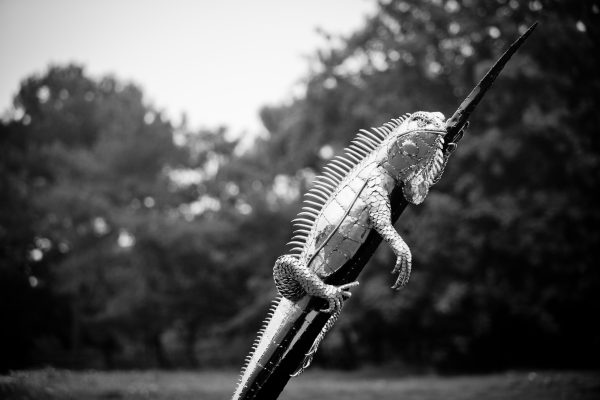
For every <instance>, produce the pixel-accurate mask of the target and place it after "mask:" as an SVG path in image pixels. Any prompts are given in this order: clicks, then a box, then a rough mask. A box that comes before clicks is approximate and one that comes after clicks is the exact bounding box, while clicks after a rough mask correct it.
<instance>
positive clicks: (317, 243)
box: [233, 24, 535, 399]
mask: <svg viewBox="0 0 600 400" xmlns="http://www.w3.org/2000/svg"><path fill="white" fill-rule="evenodd" d="M534 27H535V24H534V25H533V26H532V27H531V28H529V30H528V31H527V32H526V33H524V34H523V35H522V36H521V37H520V38H519V39H518V40H517V41H516V42H515V43H514V44H513V45H512V46H511V47H510V48H509V50H508V51H507V52H506V53H505V54H504V55H503V56H502V57H501V58H500V59H499V61H498V62H497V63H496V64H495V65H494V66H493V67H492V68H491V69H490V71H489V72H488V74H487V75H486V76H485V77H484V78H483V79H482V81H481V82H480V83H479V84H478V85H477V86H476V87H475V89H473V91H472V92H471V94H470V95H469V96H468V97H467V99H466V100H465V101H464V102H463V103H462V104H461V106H460V107H459V109H458V111H456V112H455V113H454V115H453V116H452V117H451V118H450V119H448V120H447V121H446V119H445V117H444V115H443V114H441V113H439V112H423V111H419V112H415V113H412V114H405V115H404V116H402V117H400V118H397V119H392V120H391V121H389V122H388V123H386V124H384V125H383V126H381V127H379V128H372V129H371V130H361V131H360V132H359V134H358V135H357V136H356V138H355V139H354V140H353V141H352V143H351V145H350V146H349V147H347V148H346V149H345V151H344V155H343V156H337V157H335V158H333V159H332V161H331V162H329V164H328V165H327V166H326V167H325V168H324V172H323V174H322V175H320V176H318V177H317V178H316V180H315V183H314V185H313V187H312V188H311V189H310V190H309V191H308V193H306V195H305V199H304V204H303V208H302V211H301V212H300V213H299V214H298V217H297V218H296V219H295V220H293V221H292V222H293V223H294V227H295V232H294V237H293V238H292V240H291V241H290V242H289V245H291V246H292V248H291V250H290V251H289V253H288V254H286V255H283V256H281V257H279V258H278V259H277V261H276V262H275V267H274V268H273V276H274V280H275V285H276V287H277V289H278V291H279V293H280V296H279V297H278V298H277V299H276V300H275V301H274V303H273V308H272V309H271V311H270V313H269V316H268V318H267V320H266V322H265V325H264V326H263V328H262V329H261V331H260V332H259V334H258V338H257V340H256V342H255V344H254V346H253V349H252V352H251V354H250V355H249V356H248V357H247V359H246V366H245V367H244V369H243V370H242V376H241V379H240V382H239V384H238V386H237V389H236V392H235V393H234V396H233V398H234V399H275V398H277V397H278V395H279V393H280V392H281V390H282V389H283V387H284V386H285V384H286V382H287V380H288V379H289V376H290V375H297V374H299V373H301V372H302V371H303V370H304V369H305V368H307V367H308V366H309V365H310V362H311V360H312V358H313V355H314V354H315V352H316V351H317V349H318V346H319V344H320V342H321V340H322V339H323V338H324V336H325V334H326V333H327V332H328V331H329V329H331V327H332V326H333V324H334V323H335V321H336V320H337V318H338V317H339V315H340V312H341V310H342V307H343V303H344V300H345V299H347V298H349V297H350V296H351V293H350V289H351V288H352V287H355V286H356V285H358V282H356V281H355V279H356V277H357V276H358V272H360V269H361V268H362V267H363V266H364V264H365V262H366V261H367V260H368V258H369V257H370V255H371V254H372V252H373V251H374V250H375V248H376V247H377V245H378V244H379V242H380V241H381V239H383V240H385V242H387V243H388V244H389V245H390V247H391V248H392V250H393V251H394V253H395V255H396V258H397V261H396V265H395V267H394V269H393V272H394V273H397V274H398V277H397V279H396V281H395V283H394V284H393V286H392V288H393V289H399V288H401V287H403V286H404V285H406V283H407V282H408V279H409V277H410V272H411V252H410V250H409V248H408V246H407V245H406V243H405V242H404V240H403V239H402V238H401V237H400V235H399V234H398V232H397V231H396V230H395V229H394V226H393V221H394V220H395V219H396V218H397V217H398V215H399V212H401V211H402V209H403V207H404V206H405V205H406V203H407V202H408V203H412V204H420V203H422V202H423V200H425V197H426V196H427V193H428V192H429V189H430V188H431V186H432V185H434V184H435V183H436V182H437V181H438V180H439V179H440V177H441V176H442V173H443V171H444V168H445V166H446V163H447V162H448V159H449V157H450V155H451V154H452V152H453V151H454V150H455V149H456V143H457V142H458V140H460V138H461V137H462V133H463V131H464V129H465V128H466V125H467V118H468V117H469V115H470V113H471V112H472V110H473V109H474V107H475V106H476V105H477V103H478V102H479V101H480V100H481V98H482V97H483V94H484V93H485V91H486V90H487V89H488V88H489V87H490V85H491V83H492V82H493V81H494V79H495V77H496V76H497V75H498V73H499V72H500V70H501V69H502V67H503V66H504V64H505V63H506V62H507V61H508V59H509V58H510V57H511V56H512V54H513V53H514V52H515V51H516V49H517V48H518V47H519V46H520V45H521V43H522V42H523V41H524V40H525V39H526V37H527V36H528V35H529V34H530V32H531V31H532V30H533V29H534ZM394 208H397V211H396V212H395V213H394Z"/></svg>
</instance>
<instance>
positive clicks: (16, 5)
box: [0, 0, 375, 133]
mask: <svg viewBox="0 0 600 400" xmlns="http://www.w3.org/2000/svg"><path fill="white" fill-rule="evenodd" d="M374 9H375V1H374V0H251V1H244V0H213V1H208V0H103V1H93V2H92V1H89V0H0V54H2V61H1V62H0V114H2V113H4V112H5V111H6V110H7V109H8V108H9V107H10V106H11V103H12V98H13V96H14V94H15V93H16V91H17V88H18V86H19V82H20V81H21V80H22V79H23V78H25V77H26V76H29V75H31V74H33V73H38V74H41V73H43V72H45V71H46V69H47V66H48V64H50V63H53V64H65V63H68V62H77V63H81V64H83V65H84V66H85V67H86V70H87V71H88V73H89V74H91V75H92V76H94V77H99V76H101V75H105V74H108V73H112V74H114V75H115V76H116V77H117V78H119V79H123V80H128V81H133V82H135V83H137V84H139V85H141V86H142V88H143V89H144V92H145V94H146V96H147V100H148V101H149V102H150V103H152V104H153V105H155V106H156V107H158V108H159V109H163V110H165V111H166V112H167V115H168V116H169V117H171V118H173V120H174V122H178V121H179V118H180V116H181V113H182V112H185V113H186V114H187V116H188V123H189V126H190V127H191V128H198V127H200V126H207V127H214V126H216V125H219V124H222V125H226V126H228V127H230V128H232V130H233V132H237V133H240V132H242V131H248V132H257V131H260V130H262V127H261V126H260V122H259V119H258V110H259V108H260V107H261V106H262V105H266V104H277V103H280V102H281V101H284V100H286V99H289V98H290V97H291V95H292V93H293V87H294V84H295V83H297V82H298V81H299V79H300V78H302V77H303V76H304V75H305V74H306V72H307V71H308V65H309V64H308V61H307V60H306V56H308V55H311V54H313V51H314V50H315V49H317V48H318V47H320V46H322V45H324V43H325V41H324V39H322V37H321V36H320V35H319V34H318V33H317V32H316V28H317V27H319V28H322V29H323V30H324V31H326V32H328V33H333V34H348V33H351V32H353V31H354V30H356V29H357V28H359V27H360V26H361V25H362V22H363V20H364V18H365V16H366V15H370V14H372V13H373V11H374Z"/></svg>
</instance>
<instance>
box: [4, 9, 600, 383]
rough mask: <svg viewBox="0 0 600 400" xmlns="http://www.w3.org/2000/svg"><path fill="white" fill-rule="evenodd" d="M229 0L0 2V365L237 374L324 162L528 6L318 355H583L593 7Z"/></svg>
mask: <svg viewBox="0 0 600 400" xmlns="http://www.w3.org/2000/svg"><path fill="white" fill-rule="evenodd" d="M121 3H123V4H121ZM246 3H247V4H246ZM246 3H244V2H233V1H225V2H220V3H219V4H220V5H217V3H215V2H182V3H181V4H180V3H179V2H177V3H169V5H167V4H166V2H165V3H160V2H157V3H147V2H135V1H133V2H126V3H124V2H110V1H109V2H96V3H91V2H85V3H84V2H76V1H66V0H63V1H56V2H34V1H25V2H21V1H19V2H17V1H10V0H2V1H0V49H1V50H2V53H3V55H4V56H3V61H2V67H1V68H2V78H0V82H1V88H2V98H1V99H0V101H1V104H2V107H3V109H2V110H1V111H2V121H1V123H0V141H1V144H0V193H1V197H0V326H1V329H0V355H1V356H0V372H7V371H9V370H15V369H23V368H36V367H41V366H48V365H50V366H54V367H57V368H73V369H81V368H94V369H131V368H142V369H145V368H160V369H167V368H203V369H211V368H231V369H236V368H238V367H239V366H241V364H242V360H243V358H244V357H245V355H246V354H247V352H248V350H249V348H250V344H251V342H252V341H253V337H254V334H255V332H256V330H257V329H258V327H259V326H260V324H261V320H262V319H263V318H264V317H265V314H266V311H267V308H268V305H269V302H270V300H271V298H272V297H273V295H274V294H275V288H274V284H273V281H272V276H271V273H272V265H273V262H274V260H275V258H276V257H277V256H279V255H280V254H282V253H283V252H284V251H285V247H284V245H285V243H286V242H287V241H288V240H289V237H290V234H291V224H290V220H291V219H292V218H294V215H295V214H296V213H297V212H298V210H299V206H300V200H301V194H302V193H303V192H304V191H305V190H306V189H307V187H309V186H310V184H311V181H312V178H313V177H314V175H315V173H317V171H318V170H319V169H320V167H321V166H322V165H323V164H324V163H326V162H327V160H328V159H330V158H331V157H332V156H333V155H335V154H338V153H339V152H340V151H341V150H342V149H343V147H344V146H345V145H346V144H348V143H349V141H350V140H351V139H352V137H353V136H354V135H355V133H356V132H357V131H358V129H360V128H367V127H370V126H378V125H381V124H383V123H384V122H387V121H388V120H389V119H391V118H393V117H397V116H399V115H401V114H403V113H405V112H413V111H417V110H429V111H442V112H444V113H445V115H446V116H449V115H451V113H452V112H453V111H454V110H455V109H456V107H457V106H458V104H459V103H460V102H461V101H462V99H463V98H464V97H465V96H466V95H467V94H468V92H469V91H470V89H471V88H472V87H473V86H474V84H475V83H476V82H477V81H478V80H479V79H480V78H481V77H482V75H483V73H484V72H485V71H486V70H487V68H488V67H489V66H490V65H491V63H493V62H494V60H495V59H496V58H497V57H498V56H499V54H500V53H501V52H502V51H503V50H504V49H506V48H507V47H508V45H509V44H510V43H511V42H512V41H513V40H514V39H516V38H517V37H518V35H519V34H520V33H522V32H524V30H525V29H526V28H527V27H528V26H529V25H530V24H531V23H533V22H534V21H539V22H540V25H539V27H538V28H537V30H536V31H535V32H534V34H533V35H532V36H531V38H530V39H529V40H528V42H527V43H526V44H525V45H524V47H523V48H522V49H521V50H520V51H519V52H518V54H516V55H515V56H514V57H513V59H512V61H511V62H510V64H509V65H508V66H507V67H506V69H505V70H504V72H503V73H502V75H501V76H500V78H499V79H498V80H497V81H496V83H495V85H494V88H493V90H492V91H491V92H490V93H489V94H488V95H487V96H486V98H485V99H484V101H483V103H482V104H481V105H480V107H479V108H478V110H477V112H476V113H475V115H474V116H473V118H472V120H471V128H470V129H469V131H468V133H467V134H466V136H465V138H464V139H463V141H462V142H461V143H460V145H459V148H458V151H457V152H456V153H455V155H454V157H453V159H452V161H451V163H450V164H449V166H448V168H447V170H446V173H445V175H444V177H443V179H442V180H441V181H440V182H439V184H438V185H436V187H435V188H434V190H432V192H431V193H430V194H429V196H428V199H427V201H426V202H425V203H424V204H423V205H422V206H418V207H416V206H413V207H410V208H409V209H408V210H407V212H405V213H404V215H402V217H401V218H400V220H399V222H398V224H397V229H398V230H399V232H400V233H401V235H402V236H403V237H404V239H405V240H406V242H407V243H408V244H409V246H410V247H411V249H412V253H413V257H414V258H413V263H414V269H413V274H412V279H411V281H410V283H409V285H408V286H407V287H406V288H405V289H403V290H402V291H400V292H399V293H395V292H393V291H392V290H391V289H390V286H391V285H392V283H393V281H394V276H391V275H390V271H391V269H392V267H393V264H394V257H393V253H392V252H391V250H390V249H389V248H387V246H382V247H381V248H380V249H379V250H378V252H377V253H376V254H375V256H374V257H373V259H372V260H371V261H370V265H368V266H367V268H366V269H365V271H364V272H363V274H362V276H361V277H360V281H361V285H360V287H359V288H357V289H356V290H354V297H353V298H352V300H351V301H350V302H349V303H348V305H347V307H346V309H345V312H344V315H343V317H342V318H341V319H340V321H339V322H338V323H337V325H336V327H335V329H333V330H332V331H331V332H330V333H329V335H328V337H327V339H326V340H325V342H324V343H323V344H322V346H321V349H320V351H319V353H318V355H317V357H316V360H315V365H317V366H320V367H322V368H342V369H357V368H360V367H365V366H373V365H375V366H380V365H394V366H397V367H398V368H402V369H403V370H407V371H413V372H419V371H438V372H490V371H503V370H507V369H519V368H546V369H582V368H598V367H599V366H600V365H599V361H598V360H600V328H599V325H598V323H597V320H598V316H599V315H600V270H599V267H598V260H599V259H600V258H599V253H600V251H599V249H600V229H599V228H598V227H599V226H600V207H599V206H598V205H599V204H600V201H599V200H600V199H599V195H598V190H597V188H598V187H600V170H599V166H600V113H599V112H598V106H599V105H600V75H599V71H600V68H599V67H600V66H599V63H598V61H597V60H598V58H597V55H598V54H600V52H599V51H600V48H599V47H600V34H599V31H598V29H599V27H600V24H599V22H600V19H599V16H600V2H598V1H596V0H590V1H583V0H582V1H567V0H565V1H550V0H546V1H544V0H534V1H515V0H487V1H471V0H461V1H459V0H427V1H416V0H385V1H359V0H356V1H353V2H346V1H344V2H341V1H321V2H317V1H311V2H296V3H295V4H288V3H287V2H276V1H262V2H246ZM317 27H319V29H316V28H317ZM138 74H139V75H138Z"/></svg>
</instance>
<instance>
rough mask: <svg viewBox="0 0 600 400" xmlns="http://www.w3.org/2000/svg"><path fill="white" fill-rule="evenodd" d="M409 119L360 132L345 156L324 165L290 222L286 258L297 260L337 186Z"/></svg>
mask: <svg viewBox="0 0 600 400" xmlns="http://www.w3.org/2000/svg"><path fill="white" fill-rule="evenodd" d="M409 116H410V114H404V115H403V116H401V117H400V118H394V119H392V120H391V121H389V122H386V123H385V124H383V125H382V126H380V127H378V128H371V130H366V129H361V130H360V131H359V132H358V134H357V135H356V137H355V138H354V139H353V140H352V141H351V142H350V145H349V146H348V147H346V148H345V149H344V155H341V156H335V157H334V158H333V159H332V160H331V161H329V162H328V163H327V165H325V167H324V168H323V172H322V175H318V176H317V177H316V178H315V180H314V182H313V186H312V187H311V188H310V189H309V190H308V192H306V194H305V195H304V201H303V203H302V210H301V211H300V213H299V214H298V216H297V218H296V219H294V220H292V223H293V225H294V234H293V236H292V239H291V240H290V241H289V242H288V245H290V246H292V248H291V250H290V251H289V254H291V255H294V256H296V257H299V256H300V254H301V253H302V249H303V247H304V244H305V243H306V238H307V237H308V235H309V233H310V231H311V229H312V227H313V224H314V221H315V220H316V219H317V216H318V215H319V213H320V212H321V209H322V208H323V206H324V205H325V203H327V201H328V200H329V198H330V197H331V196H332V194H333V192H335V190H336V188H337V187H338V185H339V184H340V182H341V181H342V180H343V179H344V178H345V177H346V176H348V174H349V173H350V171H352V170H353V169H354V168H355V167H356V166H357V165H358V164H360V163H361V161H363V160H364V159H365V158H366V157H367V156H368V155H369V154H371V153H372V152H373V151H375V150H376V149H377V148H378V147H379V145H380V144H381V143H383V141H384V140H385V139H386V138H387V137H388V136H390V134H392V132H393V131H394V130H395V129H397V128H398V127H399V126H400V125H401V124H402V122H404V120H405V119H406V118H408V117H409Z"/></svg>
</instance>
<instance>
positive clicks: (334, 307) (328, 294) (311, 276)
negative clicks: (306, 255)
mask: <svg viewBox="0 0 600 400" xmlns="http://www.w3.org/2000/svg"><path fill="white" fill-rule="evenodd" d="M273 278H274V279H275V286H277V290H279V293H281V295H282V296H283V297H285V298H287V299H288V300H291V301H294V302H295V301H298V300H300V299H301V298H302V297H303V296H305V295H306V294H309V295H311V296H317V297H321V298H323V299H325V300H327V302H328V303H329V308H327V309H325V310H322V311H323V312H328V313H329V312H335V311H338V310H340V309H341V308H342V303H343V301H344V299H345V298H348V297H350V296H352V293H350V288H352V287H354V286H357V285H358V282H351V283H347V284H345V285H340V286H333V285H328V284H326V283H325V282H323V280H322V279H321V278H319V276H318V275H317V274H315V273H314V272H313V271H311V270H310V269H309V268H308V267H307V266H306V265H305V264H304V263H303V262H301V261H300V260H299V259H297V258H296V257H294V256H291V255H283V256H281V257H279V258H278V259H277V261H275V266H274V267H273Z"/></svg>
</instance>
